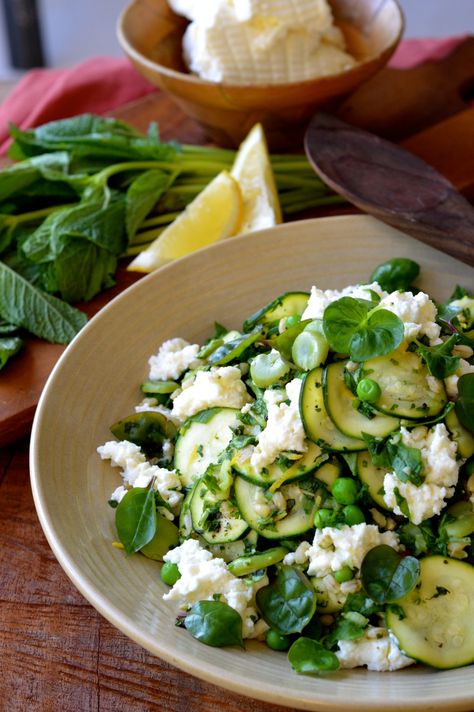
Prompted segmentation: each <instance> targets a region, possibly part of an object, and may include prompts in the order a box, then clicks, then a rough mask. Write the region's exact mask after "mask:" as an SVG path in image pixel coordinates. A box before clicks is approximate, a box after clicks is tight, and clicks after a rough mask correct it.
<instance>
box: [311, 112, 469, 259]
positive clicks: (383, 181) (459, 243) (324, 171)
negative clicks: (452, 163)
mask: <svg viewBox="0 0 474 712" xmlns="http://www.w3.org/2000/svg"><path fill="white" fill-rule="evenodd" d="M472 117H473V118H474V112H473V114H472ZM305 148H306V154H307V156H308V158H309V159H310V161H311V163H312V165H313V168H314V169H315V171H316V172H317V173H318V175H319V176H320V178H321V179H322V180H324V181H325V183H326V184H327V185H329V186H331V188H332V189H333V190H335V191H336V192H337V193H340V194H341V195H343V196H344V197H346V198H347V199H348V200H349V201H350V202H351V203H352V204H354V205H357V207H359V208H360V209H361V210H362V211H364V212H366V213H369V214H370V215H374V216H375V217H377V218H379V219H380V220H383V221H384V222H386V223H388V224H389V225H392V226H393V227H396V228H397V229H399V230H402V231H403V232H405V233H407V234H409V235H412V236H413V237H416V238H417V239H418V240H422V242H426V243H427V244H428V245H431V247H435V248H437V249H439V250H441V251H442V252H446V253H447V254H450V255H451V256H453V257H456V258H457V259H459V260H462V261H463V262H466V263H467V264H470V265H474V208H472V206H471V205H470V204H469V203H468V201H467V200H466V199H465V198H463V196H462V195H461V194H460V193H459V192H458V191H457V190H456V189H455V187H454V186H453V184H452V183H450V182H449V181H448V180H447V179H446V178H445V177H444V176H443V175H442V174H441V173H439V172H438V171H436V170H434V168H432V167H431V166H430V165H429V164H428V163H426V162H425V161H423V160H421V159H420V158H419V157H418V156H415V155H414V154H413V153H410V152H409V151H407V150H406V149H405V148H402V147H401V146H397V145H396V144H395V143H393V142H392V141H387V140H385V139H383V138H380V137H379V136H376V135H375V134H373V133H371V132H369V131H365V130H363V129H360V128H357V127H355V126H353V125H351V124H348V123H346V122H345V121H341V120H340V119H338V118H336V117H335V116H332V115H331V114H325V113H318V114H316V115H315V116H314V117H313V119H312V121H311V122H310V125H309V128H308V131H307V133H306V138H305Z"/></svg>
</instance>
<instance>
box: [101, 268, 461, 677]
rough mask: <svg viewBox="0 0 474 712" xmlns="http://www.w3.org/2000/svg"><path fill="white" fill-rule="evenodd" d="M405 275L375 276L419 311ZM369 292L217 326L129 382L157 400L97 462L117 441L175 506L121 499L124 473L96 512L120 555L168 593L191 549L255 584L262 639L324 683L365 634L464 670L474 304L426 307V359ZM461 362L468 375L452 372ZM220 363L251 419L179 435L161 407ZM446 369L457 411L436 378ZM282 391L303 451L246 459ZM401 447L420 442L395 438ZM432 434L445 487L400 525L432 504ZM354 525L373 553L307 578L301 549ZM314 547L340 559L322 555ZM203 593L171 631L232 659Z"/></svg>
mask: <svg viewBox="0 0 474 712" xmlns="http://www.w3.org/2000/svg"><path fill="white" fill-rule="evenodd" d="M418 273H419V267H418V265H417V264H415V263H414V262H412V261H411V260H408V259H405V258H404V259H393V260H390V261H388V262H386V263H384V264H383V265H381V266H380V267H378V268H377V270H375V272H374V273H373V275H372V277H371V280H372V282H377V280H379V285H380V287H383V288H386V289H388V290H390V291H393V293H394V294H395V295H398V296H400V295H402V296H403V294H404V292H405V291H406V298H407V299H409V300H415V296H414V295H416V294H417V292H418V290H417V289H416V287H415V286H413V280H415V279H416V277H417V276H418ZM397 290H400V291H397ZM366 292H368V294H367V296H368V298H367V299H365V298H364V299H361V298H358V297H354V296H353V297H350V296H342V297H340V298H334V299H333V301H331V302H330V303H329V304H328V305H327V306H326V307H325V309H324V314H323V317H322V318H305V317H304V312H305V311H306V307H307V305H308V297H309V295H308V293H306V292H289V293H285V294H283V295H281V296H280V297H278V298H277V299H275V300H274V301H272V302H271V303H270V304H267V305H265V306H264V307H262V308H261V309H259V310H258V311H257V312H255V314H252V315H251V316H249V317H248V318H247V319H246V320H245V322H244V324H243V328H242V331H241V332H237V331H228V330H227V329H226V328H225V327H224V326H222V325H221V324H216V325H215V333H214V335H213V336H211V337H210V338H209V339H208V341H207V342H206V343H205V344H204V345H203V346H201V347H200V350H199V352H198V354H197V355H198V357H199V359H200V362H199V364H198V365H194V366H193V367H192V368H186V367H185V368H184V371H183V372H182V373H181V375H180V376H179V378H176V379H175V380H165V379H164V378H163V380H159V379H156V380H148V381H146V382H144V383H143V384H142V385H141V391H142V394H144V395H145V396H147V397H148V398H151V399H153V400H148V401H147V402H146V404H145V406H144V407H140V408H139V409H137V412H135V413H133V414H132V415H129V416H127V417H126V418H124V419H123V420H121V421H118V422H117V423H114V424H113V425H112V427H111V430H112V433H113V434H114V435H115V437H116V438H117V439H118V440H119V441H121V443H114V442H110V443H108V446H112V450H111V451H110V452H109V454H108V455H105V456H104V455H103V454H102V453H101V456H102V457H108V458H111V459H112V460H113V459H114V458H115V456H114V454H113V453H114V452H115V451H114V447H115V445H120V444H123V441H127V442H126V443H125V445H127V444H128V445H130V443H133V444H134V445H133V446H139V448H140V452H142V453H144V454H145V455H146V458H147V459H148V462H149V463H152V464H153V465H156V466H157V467H158V468H164V472H165V474H166V473H167V472H171V471H172V472H173V473H174V475H175V476H176V475H177V476H178V480H179V486H180V487H182V489H183V492H184V500H183V501H182V502H181V503H180V504H179V506H171V505H170V503H169V502H168V501H167V499H166V497H165V496H164V495H163V494H160V491H159V487H158V486H155V483H154V481H153V477H152V475H150V477H152V479H151V481H150V483H149V484H148V486H138V485H137V486H134V484H133V481H132V480H131V479H130V477H131V475H130V470H128V475H127V477H128V478H129V479H128V480H127V479H125V480H124V482H125V487H122V488H119V489H122V490H123V491H122V492H121V494H120V496H116V494H115V493H114V495H113V496H112V498H111V500H110V502H109V504H110V505H111V506H112V507H113V508H114V509H115V521H116V528H117V534H118V538H119V541H120V544H121V546H122V547H123V549H124V550H125V552H126V553H127V554H132V553H135V552H141V553H142V554H144V555H145V556H147V557H149V558H152V559H155V560H159V561H163V559H164V563H163V565H162V568H161V578H162V580H163V582H164V583H166V584H167V585H168V586H172V587H173V586H175V585H178V583H179V581H180V578H181V577H182V575H185V574H184V570H183V569H182V568H181V567H180V564H181V560H180V559H178V560H177V563H176V561H173V557H172V554H173V550H174V549H175V548H176V547H177V546H179V545H182V546H186V545H187V544H189V543H191V542H192V543H193V546H194V545H196V546H201V547H204V548H205V549H207V550H208V551H210V552H211V553H212V555H213V556H214V557H218V558H222V559H224V561H225V562H226V564H225V566H226V567H227V568H226V573H225V575H226V576H230V578H231V579H232V577H236V580H237V581H238V582H241V581H244V582H245V585H246V586H248V587H252V586H256V590H255V606H256V611H257V615H256V618H258V619H259V620H260V621H263V622H264V623H265V627H266V632H265V636H264V637H265V641H266V643H267V645H268V646H269V647H270V648H272V649H274V650H280V651H287V653H288V659H289V661H290V663H291V665H292V667H293V669H294V670H295V671H297V672H298V673H304V674H314V673H324V672H329V671H333V670H337V669H338V668H339V666H340V660H339V658H338V652H339V650H340V646H341V645H342V644H343V643H348V642H351V641H352V642H357V641H360V640H361V639H363V638H364V636H365V635H366V634H367V632H368V631H369V630H377V631H382V633H380V634H379V637H380V636H382V637H383V635H384V632H383V631H385V634H387V633H388V630H389V631H390V635H392V634H393V635H394V636H395V638H396V639H397V642H398V645H399V647H400V650H401V651H402V652H404V653H405V654H406V655H407V656H409V657H410V658H411V659H412V660H411V661H410V660H408V663H410V662H412V661H413V660H415V661H421V662H425V663H427V664H429V665H431V666H433V667H438V668H452V667H456V666H460V665H465V664H468V663H471V662H473V661H474V633H472V632H471V628H472V620H471V619H470V616H471V614H472V612H473V611H474V594H473V591H474V567H473V564H474V507H473V504H474V370H473V368H472V367H473V366H474V356H473V348H474V296H473V295H472V294H470V293H469V292H467V291H466V290H465V289H463V288H462V287H457V288H456V290H455V292H454V294H453V295H452V297H451V298H450V299H449V300H447V302H446V303H445V304H442V305H438V309H437V314H438V316H437V320H438V326H439V327H440V328H439V329H438V327H436V325H435V324H434V322H433V325H434V326H435V331H436V333H438V332H439V333H440V337H441V338H440V339H435V341H439V343H435V344H434V345H432V344H430V340H429V339H428V337H427V336H426V334H423V333H422V332H421V331H420V332H417V334H416V335H414V336H412V337H407V335H406V332H405V331H404V328H405V325H406V323H407V321H402V319H401V317H400V316H398V315H397V314H396V313H395V312H394V311H390V310H389V309H388V308H382V307H381V306H380V301H381V297H380V294H379V293H377V292H376V291H373V290H370V289H369V288H368V290H366ZM391 296H392V295H390V297H391ZM420 296H422V297H424V298H426V295H423V294H421V295H420ZM408 321H410V319H408ZM460 346H462V347H463V348H462V349H461V350H459V347H460ZM456 348H457V349H458V350H457V351H456ZM461 361H463V363H464V366H466V364H467V371H470V372H465V373H464V375H459V372H457V369H458V368H459V366H460V364H461ZM228 366H233V367H236V368H237V372H238V371H239V370H240V374H241V376H240V377H241V379H242V381H243V383H244V384H245V387H246V389H247V392H248V396H249V401H248V403H247V405H245V406H244V407H243V408H241V409H240V408H237V407H235V408H232V407H226V406H218V405H214V406H207V407H206V408H205V409H204V410H200V411H198V412H197V413H195V414H192V415H190V416H189V417H187V419H186V420H185V421H184V422H181V424H179V423H176V420H175V419H174V418H173V416H174V415H175V412H174V410H173V407H174V406H173V403H174V401H175V400H176V399H179V397H180V394H182V393H185V392H186V391H187V389H188V388H189V387H190V386H189V383H191V384H192V383H193V382H194V379H195V378H196V374H199V373H202V372H204V373H206V372H207V373H211V374H212V373H216V369H217V372H218V370H219V368H222V367H228ZM455 372H457V376H458V375H459V378H458V381H457V387H458V392H457V394H456V396H455V397H453V396H452V395H451V396H449V395H448V392H447V391H446V390H445V388H446V387H447V382H446V381H445V379H447V378H449V377H451V376H452V375H453V374H455ZM222 373H223V371H222ZM457 376H456V377H457ZM222 377H223V376H222ZM295 383H297V384H299V399H298V400H297V401H296V408H297V414H298V415H297V417H298V418H299V419H300V421H301V424H302V427H303V429H304V437H305V442H306V450H305V451H303V452H302V451H301V449H298V448H294V449H292V448H291V447H285V446H284V445H283V446H280V447H283V450H282V451H281V452H279V453H278V454H277V456H276V457H275V456H273V460H272V458H271V457H270V458H269V460H268V462H267V463H266V464H265V465H264V466H260V465H259V464H258V463H257V461H255V460H254V459H253V456H254V455H255V453H256V451H257V448H258V447H259V446H260V445H261V435H262V432H263V431H264V430H265V429H266V428H268V427H269V423H270V409H271V408H272V403H273V402H274V398H275V397H278V395H280V397H281V398H280V401H277V402H280V403H282V404H283V405H281V408H282V409H283V410H282V411H281V413H283V412H285V409H289V408H291V407H293V400H292V397H291V392H292V391H294V388H293V387H294V384H295ZM287 387H288V390H286V389H287ZM246 395H247V394H246ZM176 402H177V400H176ZM278 407H280V406H278ZM281 413H280V415H281ZM287 427H288V428H289V427H290V426H289V425H287ZM407 433H408V437H411V435H412V434H416V433H417V434H418V437H419V436H421V438H422V441H423V442H424V443H425V444H424V445H423V446H420V445H417V442H419V441H417V440H416V438H415V440H413V441H410V440H408V442H407V441H405V442H404V436H405V435H406V434H407ZM433 433H437V434H438V436H439V437H441V438H444V441H443V442H444V445H443V448H444V450H445V453H447V452H448V451H449V453H450V454H449V456H448V460H449V463H448V465H444V467H451V469H453V468H454V470H455V472H456V473H457V474H456V478H455V479H456V481H455V482H446V481H444V480H443V482H438V485H439V486H440V487H442V486H443V487H446V489H445V490H444V492H446V494H445V495H443V497H445V499H447V501H446V502H445V501H443V502H442V503H441V505H440V507H439V508H438V509H436V504H435V505H434V506H433V507H432V508H431V509H430V508H429V507H428V510H423V513H422V514H421V515H417V516H413V513H414V511H415V510H411V507H412V506H413V507H415V500H416V498H420V499H423V498H425V499H426V498H427V497H428V498H429V497H430V496H431V494H430V492H431V490H430V487H431V486H432V485H431V482H432V481H433V480H429V478H428V471H427V468H428V467H429V465H428V464H427V461H426V459H425V458H426V452H424V451H423V448H425V450H426V449H429V447H430V446H429V445H428V444H426V443H428V438H429V437H431V435H432V434H433ZM440 433H441V435H440ZM274 437H275V436H274ZM280 437H285V433H280ZM423 438H425V440H423ZM170 443H172V444H173V447H174V452H173V451H170ZM133 446H132V447H133ZM104 447H105V446H104ZM100 450H101V449H100V448H99V452H100ZM434 456H435V458H438V459H439V458H440V457H443V453H441V452H440V451H436V453H435V455H434ZM140 457H141V456H140ZM115 459H117V458H115ZM119 459H120V458H119ZM127 462H128V461H127ZM115 464H118V463H117V462H116V463H115ZM129 467H130V465H129V464H127V468H129ZM162 474H163V470H162ZM386 476H388V477H389V478H390V477H391V478H394V479H395V482H396V483H397V485H396V486H395V503H394V504H389V502H388V501H387V500H386V499H384V494H385V493H386V490H385V489H384V488H385V477H386ZM445 476H446V475H445V472H444V471H443V473H442V477H445ZM124 477H125V475H124ZM405 486H406V487H408V488H412V490H411V491H412V493H413V492H414V493H415V495H414V496H415V500H413V499H411V500H410V497H409V496H408V493H409V491H410V490H409V489H403V487H405ZM423 488H424V489H423ZM402 491H403V492H405V493H406V495H405V496H403V495H402V493H401V492H402ZM412 496H413V495H412ZM365 526H367V529H370V531H371V532H372V534H371V536H374V537H375V539H374V540H373V541H374V543H373V544H370V545H369V547H368V549H367V550H366V551H364V552H363V554H362V555H361V562H360V564H354V563H353V562H354V561H355V560H356V557H357V555H358V554H357V552H352V554H351V555H350V556H349V559H348V560H347V561H346V563H343V564H341V565H340V567H339V568H337V569H336V570H331V574H327V572H325V573H320V571H318V570H317V569H316V570H314V568H313V569H311V566H313V563H312V560H311V557H310V559H309V560H305V556H306V553H305V552H308V551H310V547H311V545H312V546H314V547H316V546H317V545H316V543H315V542H316V541H317V539H318V537H323V538H324V536H332V535H331V532H335V533H336V534H337V533H339V534H340V533H343V534H344V536H346V537H350V536H351V532H353V531H354V530H357V531H358V533H359V534H360V531H361V530H360V529H357V528H358V527H362V529H363V528H364V527H365ZM365 531H367V530H365ZM334 541H336V540H334ZM394 542H398V543H399V544H400V545H401V546H399V547H398V548H397V544H396V543H395V544H394ZM346 544H347V545H348V546H349V544H348V540H346ZM321 546H322V550H323V551H328V552H333V551H335V550H336V547H335V545H334V544H333V543H331V542H329V543H328V541H326V543H325V544H322V545H321ZM351 557H352V559H351ZM354 557H355V558H354ZM351 562H352V563H351ZM221 563H222V562H221ZM194 566H196V563H195V562H194ZM318 574H320V575H318ZM193 576H194V577H195V576H196V574H195V573H194V574H193ZM328 578H330V579H331V582H330V583H328V581H327V579H328ZM193 581H194V579H193ZM259 582H260V583H259ZM210 585H211V588H212V579H211V583H210ZM328 587H329V588H328ZM344 587H346V588H344ZM191 590H192V591H194V590H195V589H194V588H193V587H192V586H191ZM209 590H210V589H209V588H206V594H205V596H204V598H203V599H202V600H195V601H194V602H193V603H192V604H191V603H189V605H187V604H186V601H185V602H184V605H183V608H184V609H185V610H184V612H182V614H180V615H178V619H177V625H180V626H183V627H185V628H186V629H187V631H188V632H189V633H190V634H191V635H192V636H194V637H195V638H197V639H198V640H200V641H202V642H203V643H205V644H207V645H211V646H226V645H238V646H241V647H243V646H244V642H243V640H244V638H245V635H244V634H243V619H242V617H241V615H240V614H239V612H238V611H237V610H235V609H234V608H232V607H231V606H230V605H229V604H228V602H227V601H226V600H225V596H224V595H223V593H222V590H220V591H215V592H214V593H213V594H211V595H209ZM334 591H335V592H336V594H334ZM333 594H334V595H335V596H336V598H335V599H334V595H333ZM183 595H184V594H183ZM459 596H461V597H462V600H463V601H465V602H466V607H465V608H464V609H462V606H461V607H459V605H458V603H459V601H460V600H461V598H459ZM175 600H176V599H175ZM463 605H464V604H463ZM461 609H462V610H461ZM466 611H467V612H466ZM434 618H436V626H435V627H434V628H433V630H432V621H433V619H434ZM435 629H436V630H435ZM452 631H458V632H457V633H455V634H453V633H452ZM440 636H441V637H440ZM440 641H441V643H440ZM398 652H400V651H398ZM359 664H361V665H363V664H368V662H367V660H365V661H362V662H359ZM403 664H407V661H406V660H405V661H403ZM399 666H402V665H401V664H400V665H399ZM375 669H387V668H375ZM388 669H393V668H388Z"/></svg>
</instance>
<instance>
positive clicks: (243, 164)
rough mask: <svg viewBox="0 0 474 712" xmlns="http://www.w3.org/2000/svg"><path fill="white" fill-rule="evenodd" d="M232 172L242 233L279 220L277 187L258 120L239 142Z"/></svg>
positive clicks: (264, 226) (271, 224) (280, 218)
mask: <svg viewBox="0 0 474 712" xmlns="http://www.w3.org/2000/svg"><path fill="white" fill-rule="evenodd" d="M231 175H232V176H233V177H234V178H235V179H236V180H237V181H238V183H239V185H240V190H241V191H242V197H243V201H244V214H243V218H242V224H241V226H240V232H241V233H242V232H250V231H252V230H262V229H263V228H266V227H273V226H274V225H277V224H278V223H281V221H282V217H281V208H280V201H279V200H278V191H277V187H276V183H275V177H274V175H273V170H272V165H271V162H270V156H269V153H268V147H267V142H266V139H265V134H264V131H263V128H262V125H261V124H255V126H254V127H253V128H252V129H251V131H250V132H249V133H248V135H247V137H246V138H245V139H244V140H243V142H242V143H241V145H240V146H239V149H238V151H237V155H236V157H235V160H234V165H233V166H232V169H231Z"/></svg>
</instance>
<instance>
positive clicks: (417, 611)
mask: <svg viewBox="0 0 474 712" xmlns="http://www.w3.org/2000/svg"><path fill="white" fill-rule="evenodd" d="M397 604H398V607H400V608H401V609H402V611H403V616H400V615H399V612H398V609H397V608H395V609H393V610H392V609H391V608H390V607H389V608H388V610H387V613H386V619H387V626H388V628H389V629H390V630H391V631H392V632H393V634H394V635H395V636H396V638H397V640H398V642H399V645H400V648H401V649H402V650H403V651H404V652H405V653H406V655H408V656H410V657H412V658H415V660H419V661H421V662H424V663H426V664H427V665H431V666H432V667H435V668H442V669H449V668H455V667H460V666H461V665H469V663H472V662H473V661H474V627H473V626H472V621H473V620H474V567H473V566H471V565H470V564H468V563H465V562H463V561H457V560H455V559H449V558H446V557H444V556H428V557H426V558H424V559H422V560H421V561H420V578H419V581H418V584H417V585H416V586H415V588H414V589H413V590H412V591H411V592H410V593H409V594H408V595H407V596H405V597H404V598H401V599H400V600H399V601H398V602H397Z"/></svg>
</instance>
